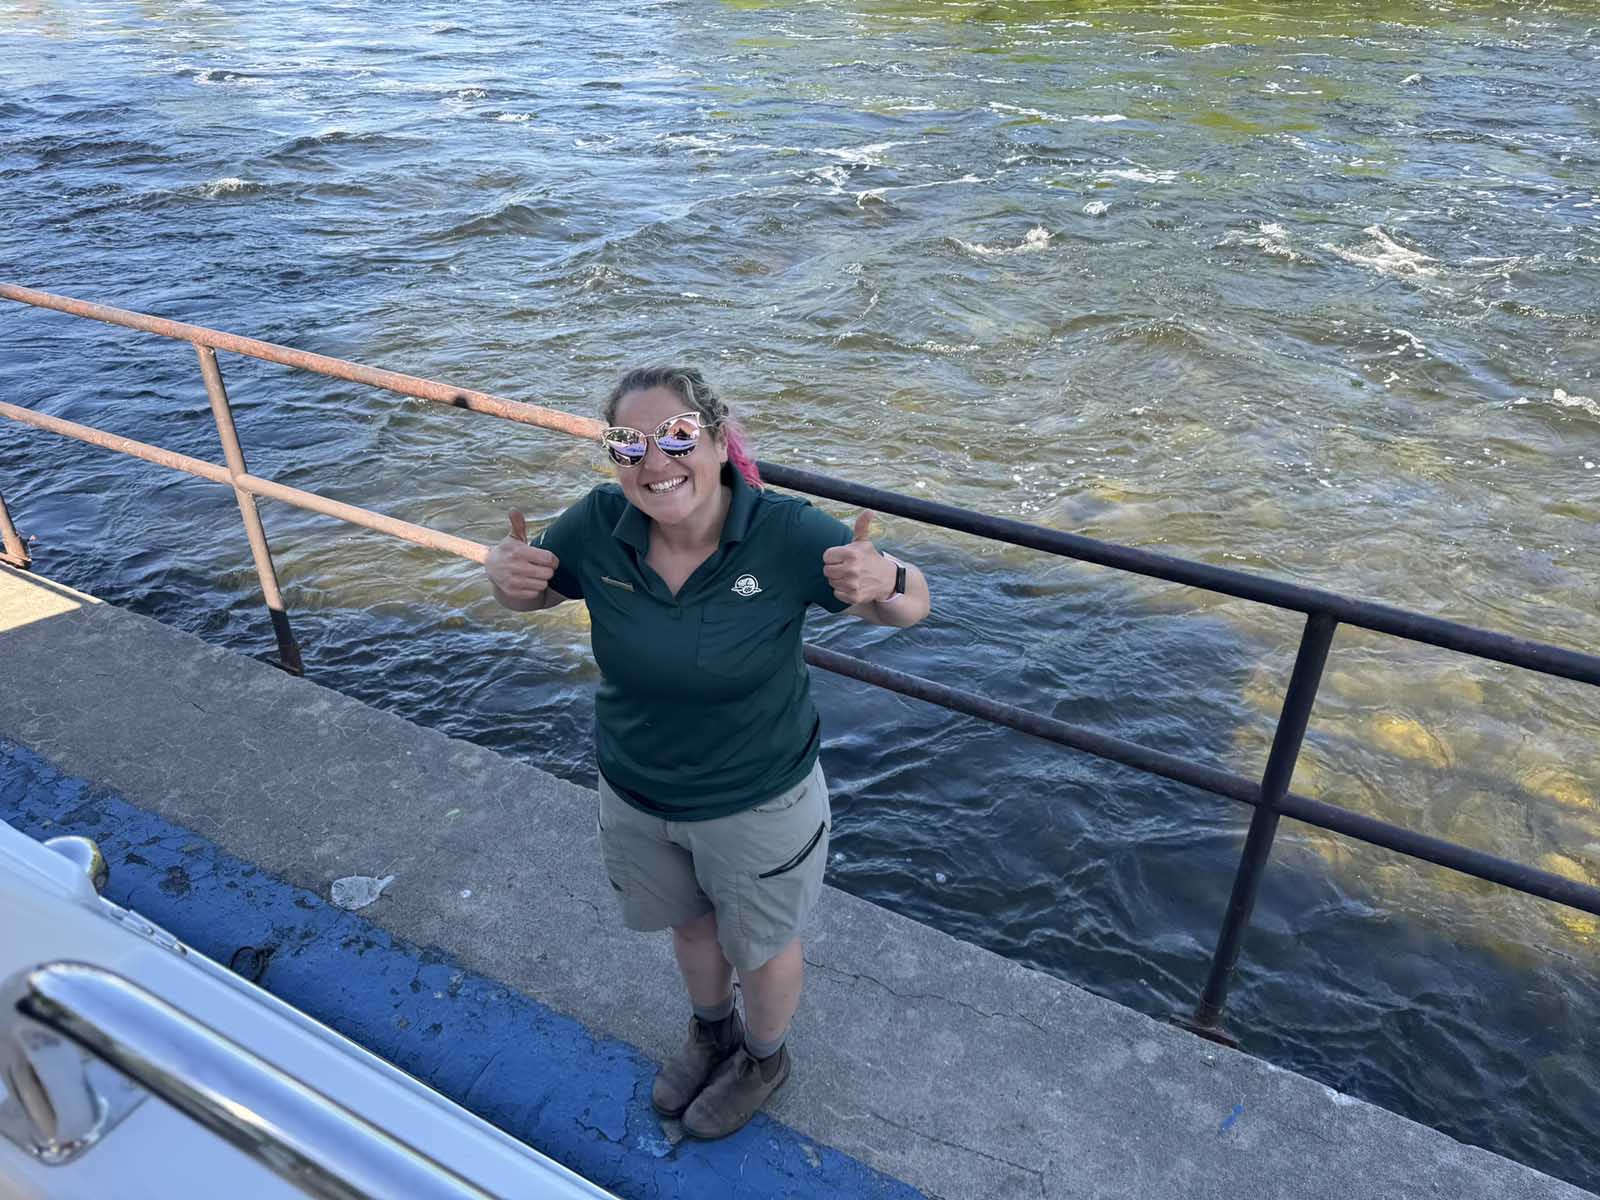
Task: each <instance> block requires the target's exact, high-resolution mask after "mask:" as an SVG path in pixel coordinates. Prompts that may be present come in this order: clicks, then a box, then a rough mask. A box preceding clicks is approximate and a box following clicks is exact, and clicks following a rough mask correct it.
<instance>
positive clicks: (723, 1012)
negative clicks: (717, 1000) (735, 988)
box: [694, 991, 733, 1025]
mask: <svg viewBox="0 0 1600 1200" xmlns="http://www.w3.org/2000/svg"><path fill="white" fill-rule="evenodd" d="M694 1015H695V1016H697V1017H699V1018H700V1023H701V1024H702V1025H716V1024H718V1023H719V1022H722V1021H726V1020H727V1019H728V1018H729V1017H731V1016H733V993H732V992H731V991H730V992H729V993H728V998H727V999H726V1000H724V1001H723V1002H722V1003H721V1004H713V1005H712V1006H711V1007H710V1008H701V1007H700V1005H698V1004H696V1005H695V1006H694Z"/></svg>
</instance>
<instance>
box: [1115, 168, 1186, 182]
mask: <svg viewBox="0 0 1600 1200" xmlns="http://www.w3.org/2000/svg"><path fill="white" fill-rule="evenodd" d="M1097 178H1099V179H1126V180H1127V181H1128V182H1130V183H1177V182H1178V173H1177V172H1176V171H1147V170H1145V169H1143V168H1142V167H1117V168H1115V169H1114V170H1110V171H1101V172H1100V174H1099V175H1098V176H1097Z"/></svg>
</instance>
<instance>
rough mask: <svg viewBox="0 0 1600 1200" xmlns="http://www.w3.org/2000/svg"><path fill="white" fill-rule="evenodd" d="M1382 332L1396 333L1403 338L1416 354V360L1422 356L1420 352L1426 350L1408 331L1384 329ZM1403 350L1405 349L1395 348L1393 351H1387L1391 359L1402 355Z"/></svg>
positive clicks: (1418, 339) (1419, 339)
mask: <svg viewBox="0 0 1600 1200" xmlns="http://www.w3.org/2000/svg"><path fill="white" fill-rule="evenodd" d="M1384 332H1385V333H1397V334H1399V335H1400V336H1401V337H1403V338H1405V339H1406V341H1408V342H1410V343H1411V349H1412V350H1413V351H1415V352H1416V355H1417V357H1418V358H1421V357H1422V356H1423V353H1422V352H1423V351H1425V350H1427V346H1425V345H1423V344H1422V339H1421V338H1419V337H1418V336H1417V335H1416V334H1414V333H1412V332H1411V331H1410V330H1409V329H1385V330H1384ZM1405 349H1406V348H1405V347H1404V346H1397V347H1395V348H1394V349H1393V350H1391V351H1389V354H1390V356H1391V357H1393V356H1394V355H1396V354H1403V353H1404V352H1405Z"/></svg>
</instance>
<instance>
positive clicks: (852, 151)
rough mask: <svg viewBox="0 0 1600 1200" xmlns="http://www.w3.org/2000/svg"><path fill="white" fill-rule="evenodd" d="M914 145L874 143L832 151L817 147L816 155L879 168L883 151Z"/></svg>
mask: <svg viewBox="0 0 1600 1200" xmlns="http://www.w3.org/2000/svg"><path fill="white" fill-rule="evenodd" d="M914 145H916V143H915V142H874V143H873V144H872V145H870V146H839V147H837V148H834V149H830V148H828V147H826V146H818V147H817V153H818V154H826V155H827V156H828V157H829V158H838V159H842V160H844V161H845V162H847V163H852V164H855V165H859V166H864V167H881V166H883V165H884V163H883V154H884V151H886V150H892V149H894V148H895V147H896V146H914Z"/></svg>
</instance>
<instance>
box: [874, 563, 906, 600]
mask: <svg viewBox="0 0 1600 1200" xmlns="http://www.w3.org/2000/svg"><path fill="white" fill-rule="evenodd" d="M878 553H879V554H883V551H881V550H880V551H878ZM883 556H884V557H885V558H887V559H888V560H889V561H890V562H892V563H893V564H894V591H892V592H890V593H889V594H888V595H887V596H885V597H884V598H883V599H882V600H880V601H878V603H879V604H893V603H894V602H895V601H896V600H898V599H900V597H901V596H904V595H905V594H906V565H905V563H903V562H901V561H900V560H899V559H898V558H896V557H895V556H894V555H892V554H884V555H883Z"/></svg>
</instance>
